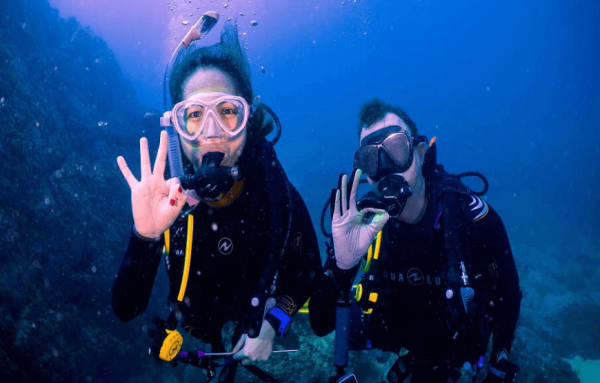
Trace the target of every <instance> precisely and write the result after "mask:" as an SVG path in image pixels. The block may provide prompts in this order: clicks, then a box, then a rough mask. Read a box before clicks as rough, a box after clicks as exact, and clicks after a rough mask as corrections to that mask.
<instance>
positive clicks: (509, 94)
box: [50, 0, 600, 304]
mask: <svg viewBox="0 0 600 383" xmlns="http://www.w3.org/2000/svg"><path fill="white" fill-rule="evenodd" d="M50 4H51V5H52V6H53V7H56V8H58V9H59V10H60V14H61V16H63V17H68V16H75V17H76V18H77V19H78V21H79V22H81V23H82V24H83V25H89V27H90V29H91V30H92V31H93V32H94V33H96V34H97V35H99V36H100V37H102V38H103V39H104V40H106V42H107V44H108V46H109V47H110V48H111V49H112V50H113V51H114V53H115V56H116V57H117V59H118V60H119V62H120V65H121V67H122V70H123V72H124V73H125V74H126V75H127V76H128V77H129V79H130V80H131V82H132V83H133V84H134V86H135V88H136V91H137V93H138V96H139V98H140V100H141V102H142V103H143V104H144V105H145V106H146V107H148V108H155V109H158V110H161V111H162V109H161V108H162V102H163V101H162V76H163V73H164V68H165V66H166V64H167V61H168V57H169V56H170V54H171V52H172V50H173V48H174V47H175V44H176V43H177V42H178V41H179V39H180V38H181V37H182V35H183V34H184V33H185V31H186V30H187V29H188V28H189V25H188V26H185V25H183V23H182V22H183V21H188V22H189V24H190V25H191V24H193V22H195V20H197V18H198V17H199V16H200V15H201V14H202V13H203V12H204V11H207V10H216V11H218V12H219V13H221V14H222V15H221V21H220V24H219V26H218V27H217V29H219V28H220V26H222V25H223V22H224V21H225V20H226V19H227V18H228V17H232V18H236V17H237V19H238V23H239V25H240V27H239V31H240V32H241V33H245V35H242V36H241V37H242V40H243V42H244V44H245V46H247V55H248V58H249V60H250V63H251V68H252V77H253V86H254V90H255V93H256V94H260V96H261V99H262V101H263V102H265V103H266V104H268V105H269V106H270V107H271V108H273V109H274V110H275V112H276V113H277V114H278V116H279V118H280V119H281V121H282V124H283V137H282V139H281V141H280V142H279V144H278V145H277V147H276V149H277V152H278V155H279V158H280V160H281V162H282V163H283V165H284V167H285V169H286V171H287V173H288V176H289V177H290V179H291V180H292V182H293V183H294V185H296V187H297V188H298V189H299V191H300V193H301V195H302V196H303V197H304V199H305V201H306V203H307V205H308V207H309V209H310V212H311V215H312V217H313V222H314V224H315V227H317V225H318V218H319V214H320V211H321V208H322V205H323V203H324V202H325V199H326V198H327V195H328V189H329V188H331V187H334V186H335V184H336V182H337V176H338V174H339V173H341V172H349V171H350V170H351V167H352V155H353V153H354V150H355V149H356V147H357V130H356V125H357V114H358V108H359V107H360V105H361V104H362V103H364V102H365V101H367V100H370V99H371V98H373V97H378V98H381V99H383V100H385V101H387V102H389V103H392V104H396V105H399V106H401V107H402V108H404V109H405V110H406V111H407V113H408V114H409V115H410V116H411V118H412V119H413V120H414V121H415V122H416V123H417V125H418V127H419V130H420V132H421V134H425V135H427V136H428V137H429V138H431V137H433V136H436V137H437V139H438V141H437V143H438V153H439V160H440V162H441V163H443V164H444V165H445V167H446V169H448V170H449V171H451V172H462V171H467V170H476V171H480V172H482V173H484V174H485V175H486V176H487V177H488V179H489V181H490V191H489V193H488V195H487V200H488V201H489V202H490V203H491V204H492V205H493V206H494V207H495V208H496V210H497V211H498V212H499V214H500V215H501V217H502V218H503V220H504V223H505V225H506V227H507V230H508V233H509V236H510V239H511V243H512V244H513V251H514V252H515V258H516V262H517V265H522V264H523V263H524V262H527V263H530V264H531V265H532V267H534V268H538V269H540V270H543V269H544V268H545V267H548V265H550V264H551V265H554V266H552V267H553V269H554V271H555V272H558V271H557V270H560V269H561V268H562V267H563V266H562V265H563V264H564V263H568V262H573V261H576V259H575V255H577V254H580V253H588V254H589V253H592V254H596V255H597V254H598V252H599V250H598V249H600V244H599V243H598V233H599V232H600V230H599V228H600V214H599V213H600V211H599V210H600V208H599V207H600V193H599V192H598V190H600V175H599V165H598V164H599V163H600V143H599V138H600V133H599V131H600V75H599V73H598V68H600V49H599V47H600V27H599V26H598V23H597V20H598V17H599V16H600V3H598V2H595V1H556V0H552V1H548V0H530V1H526V2H524V1H516V0H508V1H496V2H492V1H474V0H455V1H442V0H437V1H436V0H403V1H375V0H370V1H367V0H356V1H354V0H351V1H347V0H346V1H341V0H335V1H325V0H320V1H287V0H286V1H283V0H281V1H266V0H265V1H257V0H251V1H247V0H246V1H237V0H231V1H226V0H221V1H214V2H213V1H208V0H203V1H199V0H191V1H181V0H177V1H176V2H173V1H169V0H163V1H155V0H153V1H142V0H135V1H121V0H105V1H92V0H51V1H50ZM224 4H227V5H228V6H227V7H224ZM240 13H243V14H244V16H240ZM254 13H255V14H254ZM190 14H192V15H193V16H190ZM251 20H256V21H257V22H258V25H256V26H251V25H250V21H251ZM216 35H218V34H217V33H213V36H210V38H212V39H216V37H217V36H216ZM210 38H209V40H210ZM261 67H264V72H265V73H262V71H261ZM115 97H118V95H115ZM523 248H528V249H531V248H532V249H536V251H537V252H538V253H539V254H542V255H547V256H548V258H547V259H542V257H538V258H532V257H529V258H527V261H525V260H523V259H524V258H526V257H520V254H521V252H520V250H521V249H523ZM523 302H524V304H526V303H527V298H526V299H525V300H524V301H523Z"/></svg>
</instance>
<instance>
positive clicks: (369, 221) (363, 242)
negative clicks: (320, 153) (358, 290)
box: [331, 169, 390, 270]
mask: <svg viewBox="0 0 600 383" xmlns="http://www.w3.org/2000/svg"><path fill="white" fill-rule="evenodd" d="M361 175H362V171H361V170H360V169H356V170H354V172H353V173H352V176H351V183H352V189H351V190H350V196H349V198H348V195H347V194H348V178H347V176H346V175H345V174H343V175H342V176H341V177H340V181H339V183H338V190H337V193H336V195H335V206H334V210H333V217H332V219H331V233H332V236H333V247H334V250H335V259H336V263H337V266H338V267H339V268H340V269H343V270H348V269H351V268H352V267H354V266H356V265H357V264H358V263H359V262H360V260H361V258H362V257H363V256H364V255H365V254H366V253H367V250H368V249H369V246H370V245H371V242H373V239H374V238H375V236H376V235H377V233H378V232H379V231H380V230H381V229H382V228H383V226H385V224H386V223H387V221H388V219H389V218H390V215H389V214H388V213H387V212H386V211H385V210H382V209H375V208H365V209H363V210H360V211H359V210H358V209H357V207H356V193H357V190H358V184H359V182H360V176H361Z"/></svg>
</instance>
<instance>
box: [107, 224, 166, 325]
mask: <svg viewBox="0 0 600 383" xmlns="http://www.w3.org/2000/svg"><path fill="white" fill-rule="evenodd" d="M163 244H164V240H163V239H162V238H161V239H160V240H158V241H149V240H144V239H141V238H140V237H138V236H137V235H136V234H135V233H134V232H133V229H132V231H131V237H130V238H129V245H128V246H127V250H126V251H125V257H124V258H123V262H121V267H120V268H119V273H118V274H117V278H116V279H115V283H114V284H113V288H112V309H113V312H114V313H115V315H116V316H117V317H118V318H119V319H120V320H122V321H123V322H129V321H130V320H132V319H133V318H135V317H136V316H138V315H139V314H141V313H142V312H143V311H144V310H145V309H146V305H147V304H148V300H149V299H150V293H151V292H152V285H153V284H154V279H155V278H156V273H157V271H158V265H159V264H160V260H161V257H162V247H163Z"/></svg>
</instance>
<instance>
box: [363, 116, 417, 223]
mask: <svg viewBox="0 0 600 383" xmlns="http://www.w3.org/2000/svg"><path fill="white" fill-rule="evenodd" d="M388 126H400V127H401V128H402V131H404V132H407V133H408V134H409V135H411V133H410V129H409V128H408V126H406V124H405V123H404V121H402V119H401V118H400V117H398V116H397V115H395V114H393V113H388V114H386V115H385V116H384V118H383V119H381V120H379V121H377V122H375V123H374V124H373V125H369V126H367V127H366V128H363V129H362V131H361V132H360V142H361V144H362V142H363V140H364V139H365V137H367V136H369V135H371V134H373V133H375V132H377V131H379V130H382V129H384V128H386V127H388ZM426 150H427V147H426V146H425V144H423V143H421V144H419V145H418V146H417V147H415V148H414V149H413V162H412V165H411V166H410V168H409V169H408V170H406V171H405V172H404V173H401V174H402V176H403V177H404V179H405V180H406V182H408V184H409V185H410V186H411V187H412V189H413V195H412V196H411V197H410V198H409V199H408V201H406V207H405V209H404V211H403V213H402V214H401V216H400V218H401V219H402V216H403V215H405V214H410V212H411V210H412V209H411V207H412V206H411V205H414V204H415V203H416V202H417V201H418V200H421V199H422V198H423V196H424V193H425V182H424V178H423V175H422V173H421V168H422V165H423V159H424V157H425V151H426ZM367 180H368V182H369V185H370V186H371V190H373V192H374V193H375V194H377V195H379V191H378V190H377V184H378V182H375V181H373V180H372V179H371V178H369V177H367Z"/></svg>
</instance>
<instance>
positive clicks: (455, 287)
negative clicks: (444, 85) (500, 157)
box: [309, 99, 522, 383]
mask: <svg viewBox="0 0 600 383" xmlns="http://www.w3.org/2000/svg"><path fill="white" fill-rule="evenodd" d="M358 135H359V143H360V147H359V148H358V149H357V150H356V152H355V154H354V171H353V173H352V175H351V177H350V179H349V180H348V177H347V176H346V175H342V176H341V177H340V180H339V182H338V187H337V189H334V190H333V191H332V196H331V198H330V203H331V209H332V230H331V237H332V239H333V246H332V247H331V248H330V249H329V251H328V258H327V261H326V263H325V266H324V268H325V269H326V270H325V274H324V275H323V277H322V279H321V280H320V282H319V283H320V286H319V287H318V288H317V291H315V293H314V294H313V296H312V298H311V300H310V302H309V307H310V312H309V316H310V323H311V326H312V328H313V330H314V331H315V333H316V334H317V335H318V336H324V335H327V334H328V333H330V332H331V331H333V330H334V329H335V331H336V339H335V343H336V345H335V355H334V364H335V366H336V367H337V368H338V375H337V376H338V377H339V376H341V375H342V374H343V368H344V367H345V366H346V365H347V362H348V356H347V354H348V349H352V350H365V349H377V350H379V351H378V352H379V353H380V355H381V352H386V351H389V352H391V355H392V356H393V357H394V358H393V359H390V360H391V361H388V362H389V368H388V369H387V370H386V372H385V376H384V377H382V379H384V380H385V379H387V380H388V381H389V382H393V383H396V382H403V381H404V380H405V379H406V378H408V376H411V380H410V381H411V382H413V383H420V382H446V381H447V380H448V379H449V378H450V379H452V381H456V380H458V379H459V378H460V377H461V372H460V368H461V367H462V368H463V369H464V373H465V374H467V375H468V376H470V377H472V378H473V381H475V379H476V377H477V374H478V372H479V370H480V369H481V368H482V367H483V366H484V365H485V364H486V363H485V361H486V359H485V355H486V353H487V350H488V343H489V339H490V336H491V335H492V334H493V347H492V352H491V356H490V357H489V360H488V362H487V370H488V372H487V375H486V377H485V379H484V382H512V381H513V378H514V376H515V374H516V373H517V372H518V370H519V368H518V366H517V365H516V364H515V363H513V362H511V361H510V360H509V353H510V351H511V346H512V343H513V340H514V334H515V330H516V327H517V321H518V317H519V311H520V302H521V296H522V294H521V291H520V288H519V277H518V274H517V270H516V267H515V263H514V259H513V256H512V251H511V247H510V243H509V240H508V236H507V234H506V230H505V228H504V225H503V223H502V221H501V219H500V217H499V216H498V214H497V213H496V211H495V210H494V209H493V208H492V207H491V206H490V205H489V204H488V203H487V202H486V201H485V200H483V199H482V198H480V197H481V196H482V195H483V194H484V193H485V192H486V191H487V187H488V184H487V181H486V180H485V177H483V176H482V175H480V174H479V173H475V172H468V173H463V174H460V175H452V174H449V173H447V172H446V171H445V170H444V168H443V167H442V166H441V165H439V164H437V154H436V153H437V152H436V144H435V143H434V142H435V139H434V140H432V142H431V143H428V142H427V139H426V137H424V136H422V135H419V134H418V132H417V126H416V124H415V123H414V122H413V121H412V120H411V119H410V118H409V116H408V115H407V114H406V113H405V112H404V111H403V110H402V109H401V108H399V107H396V106H392V105H389V104H387V103H384V102H383V101H380V100H378V99H374V100H372V101H370V102H368V103H366V104H364V105H363V106H362V108H361V110H360V112H359V125H358ZM362 174H364V175H366V178H367V181H368V183H369V185H370V187H371V191H370V192H369V193H367V194H366V195H365V196H364V197H362V198H358V199H357V189H358V186H359V183H360V178H361V175H362ZM473 175H476V176H479V177H480V178H481V179H482V181H483V182H484V185H485V187H484V190H483V191H482V192H477V191H473V190H470V189H469V188H468V187H467V186H466V185H465V184H464V183H463V182H462V181H461V178H462V177H465V176H473ZM326 208H327V205H326ZM325 211H326V210H324V212H325ZM322 222H323V217H322ZM365 256H366V257H365ZM361 260H362V268H361V278H360V283H358V285H356V286H355V287H354V293H355V296H354V298H350V291H351V289H352V284H353V282H354V280H355V277H356V276H357V272H358V270H359V267H361V265H360V264H361ZM344 353H345V355H344ZM334 378H335V377H333V378H332V380H331V381H335V380H334Z"/></svg>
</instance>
